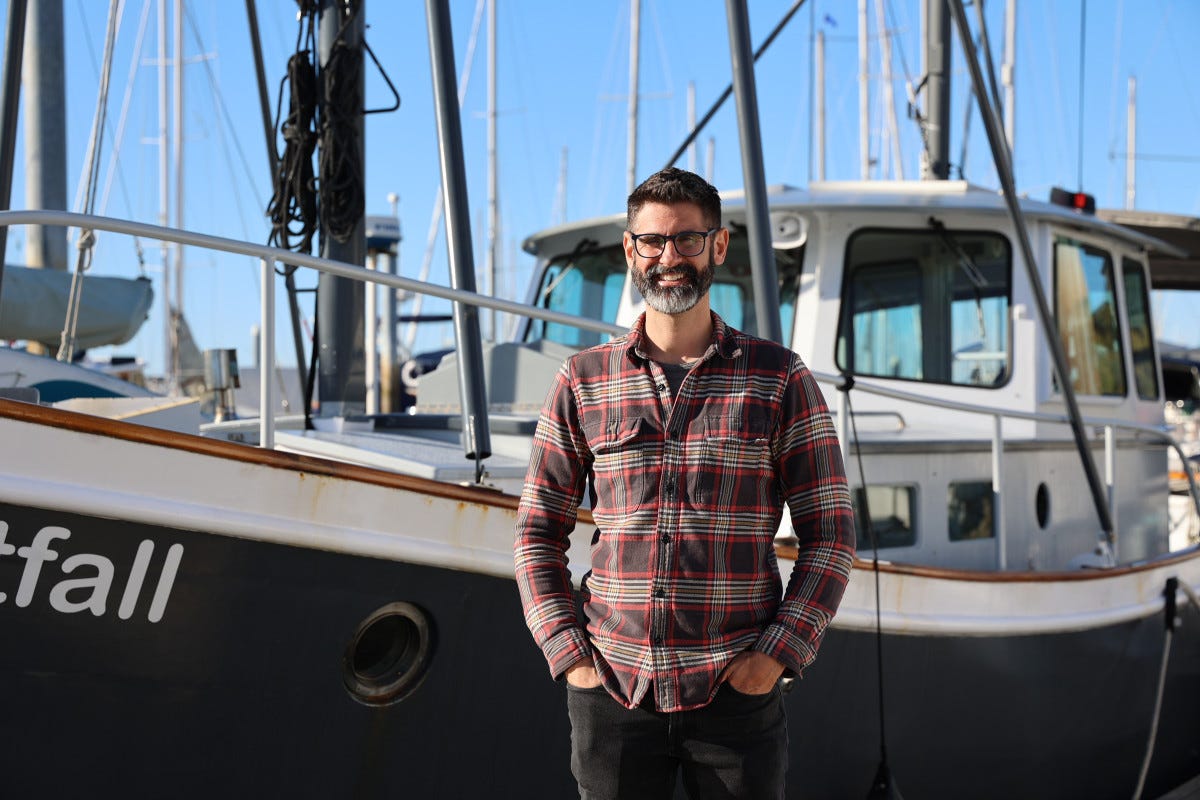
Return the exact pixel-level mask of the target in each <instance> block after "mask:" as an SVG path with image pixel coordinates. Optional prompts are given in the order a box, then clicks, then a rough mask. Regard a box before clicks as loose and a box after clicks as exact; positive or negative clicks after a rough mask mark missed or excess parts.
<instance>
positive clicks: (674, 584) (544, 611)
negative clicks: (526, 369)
mask: <svg viewBox="0 0 1200 800" xmlns="http://www.w3.org/2000/svg"><path fill="white" fill-rule="evenodd" d="M712 316H713V323H714V333H713V339H712V343H711V345H710V346H709V348H708V351H707V352H706V353H705V355H704V356H703V358H702V360H701V363H700V364H697V365H696V366H695V367H693V368H692V369H691V370H690V371H689V372H688V374H687V376H686V377H685V378H684V381H683V384H682V386H681V387H680V389H679V394H678V396H677V397H676V398H675V399H674V401H672V397H671V392H670V389H669V387H668V384H667V380H666V377H665V375H664V374H663V370H662V367H661V366H659V365H658V364H657V363H655V362H653V361H650V360H649V359H647V358H646V357H645V355H644V351H643V348H642V338H643V336H644V326H645V317H644V316H643V317H641V318H639V319H638V321H637V323H636V324H635V325H634V327H633V329H632V330H631V331H630V333H629V334H627V335H625V336H623V337H621V338H619V339H615V340H613V341H611V342H609V343H607V344H603V345H599V346H597V347H593V348H591V349H589V350H585V351H583V352H581V353H578V354H576V355H574V356H572V357H571V358H570V359H568V360H567V362H566V363H565V364H564V365H563V366H562V368H561V369H560V370H559V373H558V374H557V376H556V377H555V381H554V384H553V386H552V387H551V389H550V392H549V396H548V397H547V399H546V404H545V407H544V408H543V410H542V414H541V418H540V420H539V421H538V426H537V432H536V433H535V435H534V442H533V452H532V454H531V457H530V462H529V473H528V475H527V477H526V480H525V486H524V491H523V492H522V496H521V504H520V509H519V511H518V517H517V531H516V544H515V563H516V578H517V584H518V587H519V589H520V593H521V601H522V603H523V605H524V611H525V621H526V624H527V625H528V626H529V629H530V631H532V633H533V636H534V640H535V641H536V643H537V644H538V646H539V647H541V648H542V651H543V653H544V654H545V656H546V660H547V661H548V662H549V665H550V672H551V675H552V676H553V677H554V678H556V679H557V678H560V677H561V676H562V675H563V674H564V673H565V672H566V670H567V668H568V667H569V666H570V665H571V664H573V663H574V662H575V661H577V660H578V659H580V658H582V657H585V656H588V655H589V654H590V655H591V656H592V657H593V659H594V661H595V664H596V670H597V673H598V674H599V677H600V679H601V681H602V682H603V684H604V686H605V687H606V688H607V690H608V691H609V693H610V694H612V695H613V696H614V697H615V698H616V699H618V700H619V701H620V702H622V703H623V704H624V705H626V706H627V707H629V708H633V707H635V706H637V705H638V704H640V703H641V702H642V700H643V699H644V698H645V696H646V693H647V691H648V690H649V689H650V687H653V690H654V693H655V694H654V703H655V706H656V707H657V708H658V709H659V710H661V711H679V710H686V709H689V708H697V707H700V706H703V705H705V704H707V703H708V702H709V701H710V700H711V699H712V698H713V696H715V694H716V691H717V678H718V676H719V675H720V673H721V670H722V669H723V668H724V667H725V665H726V664H728V663H729V662H730V661H731V660H732V659H733V658H734V657H735V656H737V655H738V654H739V653H741V652H743V651H745V650H757V651H759V652H762V653H766V654H767V655H770V656H772V657H774V658H775V659H777V660H778V661H780V662H781V663H782V664H784V665H785V667H786V668H787V669H788V670H789V671H791V672H792V673H794V674H796V675H799V674H800V673H801V671H802V670H803V669H804V668H805V667H806V666H808V665H809V664H810V663H811V662H812V661H813V659H814V658H815V657H816V653H817V646H818V644H819V643H820V640H821V637H822V635H823V633H824V631H825V628H826V626H827V625H828V624H829V620H830V619H831V618H832V617H833V614H834V612H835V611H836V610H837V606H838V603H839V602H840V601H841V597H842V593H843V591H844V589H845V586H846V581H847V579H848V576H849V573H850V566H851V561H852V559H853V555H854V546H853V541H854V523H853V512H852V511H851V507H850V494H849V490H848V487H847V483H846V476H845V472H844V469H843V465H842V458H841V452H840V450H839V449H838V442H837V437H836V433H835V431H834V428H833V424H832V420H831V419H830V416H829V411H828V408H827V407H826V405H825V400H824V398H823V397H822V395H821V392H820V390H819V389H818V387H817V384H816V381H815V380H814V379H813V377H812V375H811V373H809V371H808V369H807V367H805V366H804V364H803V363H802V362H801V360H800V358H799V357H798V356H797V355H796V354H795V353H793V352H792V351H791V350H788V349H787V348H784V347H782V346H780V345H778V344H775V343H773V342H769V341H765V340H762V339H757V338H755V337H752V336H748V335H746V334H744V333H741V332H739V331H736V330H734V329H732V328H729V327H727V326H726V325H725V323H724V321H723V320H722V319H721V318H720V317H719V316H717V315H716V314H715V313H714V314H713V315H712ZM589 477H591V479H592V482H593V487H594V488H593V494H592V501H593V502H592V514H593V517H594V519H595V522H596V528H597V530H596V532H595V535H594V536H593V538H592V543H591V572H590V573H588V575H587V577H586V578H585V579H584V582H583V586H582V587H581V589H582V595H583V601H584V605H583V611H584V616H585V617H586V633H585V630H584V627H583V626H582V625H581V622H580V620H579V619H578V616H577V613H576V604H575V599H574V593H573V590H572V585H571V578H570V573H569V572H568V570H567V557H566V550H567V545H568V535H569V534H570V533H571V531H572V530H573V529H574V527H575V522H576V511H577V509H578V507H579V503H580V501H581V499H582V497H583V492H584V491H585V488H586V487H587V485H588V478H589ZM785 502H786V503H787V506H788V507H789V508H790V510H791V514H792V527H793V528H794V530H795V533H796V536H797V537H798V538H799V553H800V555H799V559H798V560H797V561H796V563H795V566H794V568H793V569H792V573H791V578H790V580H789V581H788V586H787V590H786V592H784V591H782V581H781V579H780V574H779V568H778V565H777V564H776V560H775V549H774V539H775V534H776V532H777V530H778V528H779V523H780V520H781V519H782V515H783V506H784V503H785Z"/></svg>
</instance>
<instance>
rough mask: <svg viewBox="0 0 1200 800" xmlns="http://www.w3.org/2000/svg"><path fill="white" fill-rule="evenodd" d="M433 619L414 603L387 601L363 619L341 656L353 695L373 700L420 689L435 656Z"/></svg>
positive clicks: (400, 697)
mask: <svg viewBox="0 0 1200 800" xmlns="http://www.w3.org/2000/svg"><path fill="white" fill-rule="evenodd" d="M433 633H434V631H433V621H432V620H431V619H430V618H429V615H428V614H426V613H425V611H423V610H422V609H420V608H418V607H417V606H415V605H413V604H412V603H400V602H398V603H388V604H387V605H386V606H383V607H382V608H380V609H377V610H376V611H375V612H373V613H372V614H371V615H370V616H368V617H367V618H366V619H364V620H363V621H362V622H361V623H359V626H358V629H357V630H355V631H354V636H353V638H351V640H350V644H348V645H347V646H346V653H345V655H344V656H343V657H342V679H343V680H344V681H345V684H346V689H347V690H348V691H349V692H350V696H351V697H353V698H354V699H355V700H358V701H359V702H362V703H366V704H367V705H372V706H384V705H389V704H391V703H398V702H400V701H401V700H403V699H404V698H406V697H408V696H409V695H410V694H412V693H413V692H415V691H416V690H417V687H419V686H420V685H421V681H422V680H424V679H425V674H426V672H428V670H429V664H430V663H431V662H432V661H433V650H434V637H433Z"/></svg>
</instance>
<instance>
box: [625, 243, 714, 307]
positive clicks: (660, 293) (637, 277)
mask: <svg viewBox="0 0 1200 800" xmlns="http://www.w3.org/2000/svg"><path fill="white" fill-rule="evenodd" d="M715 268H716V264H715V263H714V262H713V258H712V255H711V254H710V255H709V257H708V266H707V268H705V269H703V270H701V269H697V268H696V267H695V266H693V265H692V264H691V263H690V262H685V263H683V264H677V265H674V266H671V267H664V266H662V265H661V264H655V265H654V266H653V267H650V268H649V269H646V270H640V269H638V268H637V267H632V268H631V270H630V271H631V272H632V273H633V285H634V286H636V287H637V290H638V291H639V292H641V294H642V297H643V298H645V300H646V305H648V306H650V307H651V308H653V309H654V310H655V311H657V312H659V313H660V314H682V313H684V312H685V311H691V310H692V309H693V308H695V307H696V303H699V302H700V298H701V297H704V295H706V294H708V289H709V287H710V286H712V282H713V271H714V270H715ZM668 272H682V273H683V274H684V282H683V283H681V284H680V285H678V286H660V285H659V281H660V280H661V278H662V276H663V274H665V273H668Z"/></svg>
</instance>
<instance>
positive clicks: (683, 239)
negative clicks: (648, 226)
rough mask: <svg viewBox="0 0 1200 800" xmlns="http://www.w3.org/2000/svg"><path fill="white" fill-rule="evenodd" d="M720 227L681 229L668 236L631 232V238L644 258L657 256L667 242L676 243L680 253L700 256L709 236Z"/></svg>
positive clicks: (664, 248)
mask: <svg viewBox="0 0 1200 800" xmlns="http://www.w3.org/2000/svg"><path fill="white" fill-rule="evenodd" d="M719 230H721V229H720V228H709V229H708V230H706V231H680V232H679V233H676V234H674V235H671V236H668V235H667V234H665V233H634V232H632V231H630V232H629V238H630V239H633V248H634V249H635V250H637V254H638V255H639V256H641V257H642V258H657V257H658V256H661V255H662V254H663V251H664V250H666V249H667V242H673V243H674V244H675V252H676V253H679V255H681V256H684V257H687V258H690V257H691V256H698V255H700V254H701V253H703V252H704V245H705V244H706V243H707V242H708V237H709V236H712V235H713V234H714V233H716V232H717V231H719Z"/></svg>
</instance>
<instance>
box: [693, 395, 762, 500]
mask: <svg viewBox="0 0 1200 800" xmlns="http://www.w3.org/2000/svg"><path fill="white" fill-rule="evenodd" d="M703 423H704V424H703V426H702V427H703V430H704V449H703V452H704V455H703V458H702V459H701V463H700V466H699V470H698V471H697V482H696V500H697V501H698V502H700V503H703V504H706V505H718V506H721V507H733V506H762V505H763V504H765V503H767V502H768V501H769V497H768V493H769V492H770V491H772V490H771V486H772V476H773V475H774V471H773V469H772V467H771V444H770V439H769V437H768V431H769V421H768V420H767V418H766V417H765V416H761V415H753V414H752V415H749V416H745V417H743V416H708V417H704V418H703Z"/></svg>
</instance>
